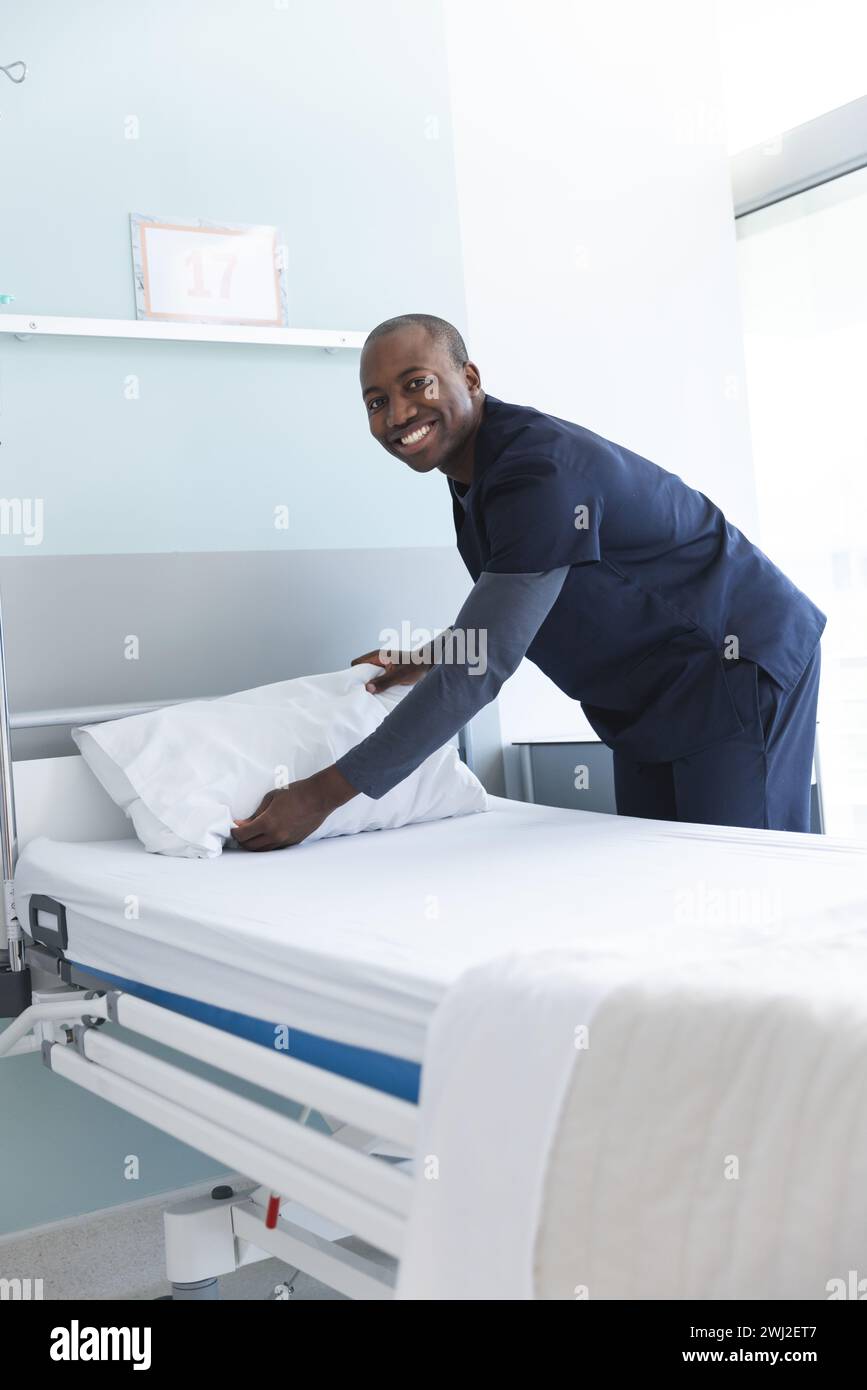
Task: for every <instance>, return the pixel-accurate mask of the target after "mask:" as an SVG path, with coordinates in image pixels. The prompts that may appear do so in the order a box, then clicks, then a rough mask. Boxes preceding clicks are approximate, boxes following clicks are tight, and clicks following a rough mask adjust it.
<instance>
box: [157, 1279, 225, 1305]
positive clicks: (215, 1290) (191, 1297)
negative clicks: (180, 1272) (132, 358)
mask: <svg viewBox="0 0 867 1390" xmlns="http://www.w3.org/2000/svg"><path fill="white" fill-rule="evenodd" d="M219 1297H220V1284H219V1280H217V1279H197V1280H196V1282H195V1283H194V1284H172V1291H171V1293H163V1294H160V1296H159V1298H155V1299H154V1302H155V1303H190V1302H192V1301H196V1302H199V1301H201V1300H203V1299H218V1298H219Z"/></svg>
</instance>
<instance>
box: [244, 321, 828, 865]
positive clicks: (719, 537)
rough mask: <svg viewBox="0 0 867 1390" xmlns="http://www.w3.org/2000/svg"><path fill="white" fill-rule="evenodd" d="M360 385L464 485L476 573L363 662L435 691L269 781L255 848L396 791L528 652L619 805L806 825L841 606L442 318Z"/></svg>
mask: <svg viewBox="0 0 867 1390" xmlns="http://www.w3.org/2000/svg"><path fill="white" fill-rule="evenodd" d="M361 389H362V395H363V399H364V403H365V407H366V410H367V416H368V421H369V425H370V430H371V433H372V434H373V435H374V437H375V438H376V439H377V440H378V441H379V443H380V444H381V445H382V446H383V448H384V449H386V450H387V451H388V452H389V453H390V454H392V455H393V456H394V458H395V459H398V460H399V461H400V462H402V463H403V464H405V465H406V466H407V467H409V468H411V469H412V470H413V471H414V472H416V473H431V472H433V471H438V472H440V473H442V474H444V475H445V477H446V479H447V480H448V487H449V489H450V492H451V497H452V507H453V512H454V520H455V529H456V533H457V544H458V549H459V551H460V554H461V556H462V558H463V560H464V563H465V565H466V567H467V569H468V570H469V572H470V575H471V576H472V578H473V580H474V585H473V589H472V591H471V593H470V595H469V597H468V598H467V600H466V602H465V604H464V606H463V608H462V609H461V611H460V613H459V614H458V616H457V618H456V620H455V623H454V624H453V627H452V628H451V629H448V630H447V631H446V633H445V634H442V635H441V637H440V638H438V639H436V640H435V641H434V642H433V643H431V644H429V646H428V647H426V648H424V649H419V650H418V651H417V652H414V653H405V654H401V655H399V656H398V657H397V658H396V659H395V660H385V659H381V658H380V656H379V654H378V653H377V652H368V653H366V654H365V656H363V657H357V658H356V661H372V662H374V663H376V664H378V665H381V666H382V667H383V668H384V674H383V675H382V676H381V677H379V678H378V679H377V680H376V681H374V682H371V683H370V685H369V686H368V688H369V689H372V688H384V687H386V686H388V685H392V684H395V683H401V684H414V685H415V687H416V688H415V689H414V690H412V691H410V693H409V694H408V695H407V696H406V697H405V698H404V699H403V700H402V701H401V703H400V705H398V706H397V707H396V708H395V709H394V710H393V711H392V712H391V713H390V714H389V715H388V717H387V718H386V719H385V720H384V721H383V723H382V724H381V725H380V727H379V728H378V729H377V730H376V731H375V733H373V734H371V735H370V736H369V737H368V738H366V739H365V740H364V741H363V742H362V743H360V744H358V746H357V747H355V748H353V749H350V751H349V752H348V753H346V754H344V756H343V757H341V758H339V759H338V760H337V762H336V763H335V764H333V765H332V766H331V767H329V768H326V769H324V770H323V771H322V772H318V773H316V774H315V775H314V776H313V777H308V778H304V779H303V780H302V781H299V782H295V783H293V784H292V786H290V787H287V788H285V789H283V790H280V791H273V792H270V793H269V794H268V796H267V797H266V798H265V800H264V801H263V802H262V805H261V806H260V807H259V809H258V810H257V812H256V814H255V816H252V817H250V819H249V820H245V821H241V822H239V824H238V827H237V829H236V830H233V832H232V833H233V835H234V836H235V838H236V839H237V840H238V842H239V843H240V844H242V845H243V846H244V847H245V848H246V849H253V850H268V849H278V848H281V847H283V846H286V845H292V844H297V843H298V842H299V841H300V840H303V839H304V838H305V836H307V835H309V834H311V832H312V831H313V830H315V829H316V828H317V826H319V825H320V824H321V823H322V821H323V820H324V819H325V818H326V816H328V815H330V813H331V811H333V810H334V809H335V808H336V807H337V806H341V805H343V804H344V802H346V801H349V800H350V799H351V798H352V797H353V796H356V795H358V793H359V792H362V793H364V794H365V795H367V796H371V797H375V798H377V797H380V796H383V795H384V794H385V793H386V792H387V791H389V790H390V789H391V788H392V787H393V786H395V785H396V784H397V783H398V782H400V781H402V780H403V778H404V777H406V776H408V775H409V773H410V772H412V771H414V769H415V768H416V767H418V766H419V764H420V763H421V762H423V761H424V759H425V758H426V757H428V756H429V755H430V754H431V753H432V752H433V751H434V750H435V749H436V748H439V747H441V746H442V744H444V743H445V742H446V741H447V740H448V739H450V738H451V737H452V736H453V735H454V734H455V733H456V732H457V731H458V730H459V729H461V728H462V727H463V726H464V725H465V724H466V723H467V722H468V720H470V719H471V718H472V717H473V715H475V714H477V713H478V711H479V710H480V709H481V708H483V706H484V705H486V704H487V703H488V702H489V701H491V700H493V699H494V698H495V696H496V695H497V692H498V691H499V689H500V687H501V685H502V684H503V681H505V680H506V679H507V678H508V677H509V676H510V675H512V673H513V672H514V671H515V670H516V669H517V667H518V665H519V664H520V662H521V660H522V659H523V657H524V656H525V655H526V656H528V657H529V658H530V659H531V660H532V661H534V662H535V663H536V665H537V666H539V667H540V668H541V670H542V671H544V672H545V673H546V675H548V676H549V677H550V678H551V680H553V681H554V683H555V684H556V685H557V686H559V688H560V689H561V690H563V691H565V692H566V694H568V695H571V696H572V697H573V698H574V699H576V700H580V702H581V705H582V708H583V710H584V713H585V715H586V716H587V718H588V720H589V721H590V723H591V725H592V726H593V728H594V729H595V730H596V732H597V733H598V735H599V737H600V738H601V739H602V740H603V742H605V743H606V744H608V746H609V747H610V748H611V749H613V754H614V783H615V794H616V798H617V809H618V812H619V813H620V814H621V815H630V816H647V817H652V818H655V819H659V820H679V821H694V822H699V823H702V824H709V825H742V826H756V827H761V828H766V829H783V830H802V831H807V830H809V828H810V780H811V770H812V760H813V745H814V739H815V728H816V702H817V695H818V686H819V665H820V651H819V639H820V637H821V634H822V630H823V628H824V626H825V617H824V615H823V614H822V613H821V612H820V611H819V610H818V608H816V607H815V605H814V604H813V603H811V602H810V600H809V599H808V598H807V597H806V595H804V594H803V593H801V591H800V590H799V589H797V588H795V586H794V584H792V583H791V582H790V580H788V579H787V578H786V576H785V575H784V574H782V573H781V571H780V570H778V569H777V568H776V566H775V565H773V564H772V563H771V561H770V560H769V559H768V558H767V556H766V555H764V554H762V552H761V551H760V550H758V549H757V548H756V547H755V546H754V545H752V544H751V543H750V542H749V541H748V540H747V538H746V537H745V536H744V535H743V534H742V533H741V532H740V531H738V530H737V529H736V528H735V527H734V526H732V525H731V524H730V523H729V522H727V521H726V518H725V517H724V516H723V514H722V512H721V511H720V510H719V508H718V507H716V506H715V505H714V504H713V502H711V501H710V500H709V499H708V498H707V497H705V496H704V495H703V494H702V493H700V492H698V491H696V490H695V489H694V488H691V487H689V486H688V485H687V484H686V483H685V482H683V481H682V480H681V479H680V478H679V477H677V476H676V475H675V474H673V473H669V472H666V471H665V470H664V469H662V468H659V467H657V465H656V464H654V463H651V462H650V461H649V460H648V459H645V458H642V457H641V456H640V455H639V454H635V453H633V452H632V451H630V450H629V449H625V448H623V447H622V446H621V445H618V444H614V443H612V442H611V441H610V440H608V439H604V438H602V437H601V436H600V435H598V434H594V433H593V432H592V431H591V430H588V429H585V428H584V427H583V426H581V425H577V424H572V423H570V422H569V421H567V420H561V419H559V418H557V417H556V416H552V415H545V414H543V413H542V412H541V411H538V410H534V409H532V408H531V407H528V406H519V405H508V404H506V402H504V401H501V400H497V399H496V398H495V397H493V396H490V395H487V394H486V393H485V391H483V389H482V384H481V376H480V373H479V369H478V367H477V366H476V365H475V363H473V362H471V361H469V359H468V355H467V351H466V347H465V346H464V342H463V339H462V338H461V336H460V334H459V333H458V331H457V329H456V328H454V327H453V326H452V325H451V324H449V323H446V322H445V321H444V320H443V319H438V318H434V317H433V316H432V315H428V314H405V315H402V316H401V317H400V318H396V319H389V320H388V321H386V322H385V323H382V324H380V325H379V327H378V328H375V329H374V330H373V332H372V333H371V334H370V335H369V336H368V338H367V340H366V342H365V345H364V349H363V351H362V354H361ZM470 632H472V633H475V634H478V633H482V634H484V637H485V646H484V650H485V654H486V661H485V663H484V664H482V665H480V664H476V666H475V667H470V666H469V665H468V663H466V662H456V661H455V660H454V659H453V652H454V644H453V643H452V642H451V641H450V638H453V637H455V636H460V635H462V634H467V633H470ZM476 647H478V644H476ZM422 677H423V679H422Z"/></svg>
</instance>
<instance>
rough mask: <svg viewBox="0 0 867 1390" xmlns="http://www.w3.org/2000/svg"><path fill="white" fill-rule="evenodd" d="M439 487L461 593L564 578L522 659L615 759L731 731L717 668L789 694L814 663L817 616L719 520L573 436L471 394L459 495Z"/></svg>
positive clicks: (590, 437)
mask: <svg viewBox="0 0 867 1390" xmlns="http://www.w3.org/2000/svg"><path fill="white" fill-rule="evenodd" d="M450 486H451V488H452V503H453V508H454V522H455V529H456V532H457V542H458V549H459V551H460V553H461V556H462V558H463V560H464V563H465V565H466V567H467V569H468V570H469V572H470V574H471V575H472V577H473V580H474V581H475V580H477V579H478V577H479V575H480V574H481V573H482V571H483V570H490V571H494V572H499V573H536V572H539V571H542V570H551V569H555V568H558V567H560V566H563V565H568V566H571V568H570V571H569V574H568V576H567V578H566V581H565V583H564V585H563V588H562V590H561V592H560V595H559V597H558V599H557V601H556V602H555V604H554V606H553V608H552V609H551V611H550V612H549V614H548V616H547V618H546V619H545V621H544V622H543V623H542V626H541V627H540V628H539V630H538V632H537V634H536V636H535V638H534V640H533V641H532V643H531V644H530V647H529V648H528V650H527V656H528V657H529V658H530V660H531V661H533V662H535V664H536V665H537V666H539V667H540V668H541V670H542V671H544V672H545V674H546V675H547V676H549V677H550V679H551V680H552V681H554V683H555V684H556V685H557V686H559V687H560V689H561V690H563V691H565V692H566V694H567V695H571V696H572V697H573V698H575V699H577V700H580V702H581V705H582V707H583V709H584V713H585V714H586V716H587V718H588V720H589V722H590V724H591V725H592V727H593V728H594V730H595V731H596V733H597V734H598V735H599V737H600V738H601V739H602V740H603V741H604V742H605V743H607V744H608V745H609V746H610V747H612V748H614V749H615V750H617V751H620V752H622V753H623V754H625V755H626V756H628V757H631V758H634V759H636V760H637V761H643V762H669V761H672V760H673V759H675V758H680V757H686V756H688V755H689V754H691V753H695V752H698V751H699V750H700V749H702V748H706V747H709V746H710V745H712V744H714V743H717V742H719V741H721V740H722V739H724V738H728V737H729V736H730V735H732V734H735V733H738V732H740V731H741V729H742V727H743V726H742V724H741V721H740V719H739V718H738V714H737V710H736V708H735V704H734V701H733V699H732V696H731V694H730V692H729V686H728V682H727V680H726V666H727V664H729V665H730V661H731V658H732V655H734V656H735V657H740V658H743V659H746V660H748V661H752V662H755V663H756V665H758V666H760V667H762V668H763V669H764V670H765V671H766V672H767V673H768V675H769V676H770V677H771V679H772V680H774V681H776V682H777V684H778V685H780V686H781V687H782V689H783V690H786V691H789V690H791V689H792V688H793V687H794V686H795V685H796V684H797V682H798V680H799V678H800V676H801V674H802V673H803V671H804V668H805V666H806V665H807V662H808V661H809V659H810V657H811V656H812V654H813V652H814V651H815V649H816V646H817V644H818V641H819V638H820V636H821V634H822V630H823V628H824V626H825V621H826V620H825V616H824V614H823V613H821V612H820V611H819V609H818V608H817V607H816V606H815V604H813V603H811V601H810V600H809V599H808V598H807V596H806V595H805V594H803V593H802V592H801V591H800V589H797V588H796V587H795V585H794V584H792V583H791V581H790V580H788V579H787V578H786V576H785V575H784V574H783V573H782V572H781V571H780V570H779V569H777V567H776V565H774V564H772V563H771V561H770V560H769V559H768V557H767V556H766V555H764V554H763V553H762V552H761V551H760V550H759V549H758V548H757V547H756V546H754V545H752V544H751V543H750V541H748V540H747V538H746V536H744V535H743V534H742V533H741V532H740V531H738V530H737V529H736V527H734V526H732V525H731V524H730V523H729V522H727V521H726V519H725V517H724V516H723V514H722V512H721V511H720V509H719V507H717V506H715V505H714V503H713V502H711V501H710V500H709V499H708V498H707V497H705V496H704V494H703V493H701V492H698V491H697V490H696V489H695V488H691V487H688V486H687V485H686V483H684V482H683V481H682V479H680V478H679V477H677V476H676V475H675V474H674V473H668V472H666V471H665V469H663V468H659V467H658V466H657V465H656V464H654V463H651V462H650V460H649V459H646V458H642V457H641V456H640V455H639V454H635V453H632V452H631V451H630V450H629V449H625V448H623V447H622V446H620V445H617V444H614V443H612V442H611V441H610V440H608V439H604V438H602V436H600V435H598V434H594V433H593V432H592V431H591V430H588V429H584V428H583V427H582V426H581V425H575V424H572V423H571V422H570V421H568V420H561V419H558V418H557V417H556V416H552V415H545V414H543V413H542V412H541V411H538V410H534V409H532V408H530V407H527V406H520V405H509V404H507V403H506V402H504V401H500V400H497V399H496V397H494V396H489V395H486V397H485V400H484V404H483V418H482V423H481V424H480V426H479V429H478V432H477V435H476V447H475V463H474V471H473V481H472V484H471V486H470V487H469V489H468V490H466V491H465V492H464V491H463V489H462V490H461V498H460V500H458V495H457V492H456V489H455V487H454V485H453V484H450ZM733 638H735V639H737V645H735V644H734V643H733V642H732V639H733Z"/></svg>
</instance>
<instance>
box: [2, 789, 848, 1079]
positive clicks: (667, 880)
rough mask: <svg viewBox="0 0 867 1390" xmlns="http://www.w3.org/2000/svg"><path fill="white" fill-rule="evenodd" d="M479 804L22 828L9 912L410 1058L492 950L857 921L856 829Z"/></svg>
mask: <svg viewBox="0 0 867 1390" xmlns="http://www.w3.org/2000/svg"><path fill="white" fill-rule="evenodd" d="M490 807H491V809H490V810H489V811H488V812H486V813H483V814H480V815H477V816H468V817H462V818H460V819H458V820H445V821H439V822H435V823H432V824H425V825H412V826H406V827H404V828H402V829H399V830H389V831H384V832H370V833H366V834H363V835H356V836H348V837H345V838H340V839H335V840H322V841H317V842H315V843H312V844H309V845H300V846H296V847H295V848H293V849H291V850H286V851H280V852H276V853H270V854H243V853H241V852H238V853H230V854H224V855H222V856H221V857H220V858H218V859H215V860H186V859H171V858H164V857H161V856H157V855H151V854H147V853H146V852H145V851H144V850H143V849H142V847H141V846H140V845H139V844H138V843H137V842H136V841H132V840H117V841H103V842H92V843H86V844H81V843H79V844H67V843H60V842H57V841H52V840H48V839H45V838H37V839H35V840H32V841H31V842H30V844H28V846H27V847H26V849H25V850H24V852H23V854H22V856H21V859H20V861H19V864H18V870H17V873H16V897H17V901H18V905H19V914H20V916H21V917H22V920H25V921H26V920H27V909H28V900H29V895H30V894H31V893H34V892H35V893H47V894H49V895H50V896H52V897H54V898H56V899H58V900H59V901H61V902H63V903H65V904H66V906H67V925H68V930H69V948H68V952H67V954H68V956H69V957H70V958H71V959H73V960H76V961H79V962H81V963H82V964H83V965H86V966H89V967H90V968H91V969H92V970H98V971H105V972H108V973H111V974H114V975H121V976H124V977H126V978H129V979H134V980H136V981H139V982H141V983H143V984H146V985H151V986H154V987H156V988H160V989H165V990H171V991H173V992H175V993H178V994H184V995H188V996H191V997H193V998H195V999H198V1000H201V1001H203V1002H205V1003H208V1004H212V1005H217V1006H220V1007H223V1008H228V1009H234V1010H236V1011H237V1012H239V1013H245V1014H249V1015H252V1016H254V1017H257V1018H264V1019H268V1020H271V1021H278V1022H285V1023H288V1024H289V1025H290V1026H294V1027H297V1028H300V1029H304V1030H307V1031H309V1032H312V1033H318V1034H320V1035H323V1036H326V1037H329V1038H333V1039H335V1040H337V1041H340V1042H345V1043H349V1044H353V1045H356V1046H360V1047H369V1048H375V1049H378V1050H380V1051H383V1052H387V1053H391V1054H394V1055H396V1056H400V1057H404V1058H407V1059H411V1060H414V1061H421V1060H422V1057H423V1053H424V1044H425V1034H426V1030H427V1025H428V1022H429V1020H430V1018H431V1015H432V1013H433V1011H434V1009H435V1008H436V1006H437V1004H438V1003H439V1002H440V1000H441V999H442V998H443V997H444V995H445V992H446V990H447V989H448V988H449V986H450V985H451V984H452V983H453V982H454V981H455V980H456V979H457V978H458V977H459V976H460V975H461V974H462V973H463V972H464V971H465V970H467V969H469V968H470V967H471V966H474V965H478V964H480V963H482V962H483V961H486V960H490V959H492V958H494V957H496V956H499V955H502V954H505V953H507V952H511V951H515V950H539V949H546V948H557V947H569V948H572V949H573V950H574V949H578V950H579V951H580V952H582V953H583V952H586V953H587V957H588V959H594V958H596V957H598V956H600V955H605V956H608V957H610V956H611V955H612V953H613V954H614V955H615V956H619V955H622V956H623V957H624V958H628V957H629V955H630V953H633V952H636V950H637V949H638V948H640V950H641V952H642V953H643V952H644V951H646V950H648V949H649V950H651V951H654V952H658V953H659V954H660V956H665V955H667V956H669V957H670V958H671V959H672V961H676V960H683V959H692V958H695V956H696V955H699V956H701V957H707V958H708V960H709V964H710V962H711V961H712V958H713V956H714V954H715V953H717V952H719V951H721V950H722V951H725V952H730V951H731V950H733V949H734V950H736V951H740V950H743V951H744V952H745V953H748V952H749V951H750V950H751V949H756V948H758V947H759V946H766V945H767V944H768V943H769V942H775V941H776V942H778V943H779V947H780V949H781V950H783V951H785V949H786V945H787V943H793V944H794V943H801V944H803V943H804V941H806V940H809V939H812V938H819V939H822V940H827V939H829V938H832V939H833V938H837V937H840V938H845V937H847V936H849V935H851V934H852V933H853V932H865V931H867V841H855V840H842V839H836V838H835V839H832V838H829V837H821V836H812V835H797V834H786V833H780V832H769V831H752V830H740V829H727V828H719V827H713V826H695V825H675V824H670V823H667V822H663V821H642V820H631V819H627V818H619V817H615V816H605V815H595V814H590V813H587V812H580V811H567V810H558V809H556V808H552V807H544V806H531V805H526V804H524V803H522V802H513V801H506V800H503V799H501V798H496V797H492V798H491V799H490ZM131 907H134V908H136V910H137V912H138V917H137V918H136V917H134V916H131V915H129V914H130V911H131ZM745 967H746V968H748V961H747V960H745Z"/></svg>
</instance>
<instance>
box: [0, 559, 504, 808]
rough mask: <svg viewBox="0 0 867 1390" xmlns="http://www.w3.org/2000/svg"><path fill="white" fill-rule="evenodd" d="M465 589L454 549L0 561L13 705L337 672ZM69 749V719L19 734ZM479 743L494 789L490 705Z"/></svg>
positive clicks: (435, 618)
mask: <svg viewBox="0 0 867 1390" xmlns="http://www.w3.org/2000/svg"><path fill="white" fill-rule="evenodd" d="M467 585H468V580H467V576H466V572H465V570H464V567H463V564H462V563H461V561H460V559H459V557H458V555H457V552H456V551H455V549H454V547H446V548H433V547H420V548H415V547H413V548H408V549H397V548H393V549H385V550H367V549H359V550H312V551H288V552H286V553H285V554H282V555H281V554H275V553H274V552H272V551H248V552H242V553H238V552H235V551H229V552H226V553H219V554H205V553H200V554H170V555H77V556H47V555H46V556H43V557H41V558H38V559H35V558H34V559H11V558H9V559H5V560H0V591H2V593H3V598H4V620H5V626H6V629H7V633H6V637H7V665H8V675H9V687H10V699H11V707H12V714H13V717H14V716H15V715H16V714H18V713H20V712H23V711H32V710H47V709H60V708H70V707H78V706H81V705H105V704H129V703H133V702H136V701H139V702H142V703H146V702H148V701H150V700H162V699H175V698H184V697H189V698H193V697H195V696H208V695H224V694H228V693H230V692H232V691H236V690H244V689H248V688H251V687H254V686H258V685H267V684H269V683H270V682H272V681H281V680H288V679H289V678H290V677H292V676H301V675H309V674H312V673H315V672H318V671H331V670H339V669H340V668H341V667H343V666H346V665H348V664H349V662H350V661H351V660H352V659H353V658H354V657H356V656H360V655H361V654H362V653H364V652H366V651H370V650H371V649H372V648H374V647H376V646H377V645H378V644H379V642H380V640H381V634H384V632H385V631H386V629H388V628H396V629H397V630H398V631H400V628H401V624H402V623H404V622H408V623H410V624H411V625H412V626H413V627H416V628H425V629H428V630H429V631H431V632H434V631H437V630H439V629H440V628H443V627H446V626H448V624H449V623H450V622H451V621H452V620H453V618H454V615H455V613H456V612H457V611H458V609H459V607H460V605H461V602H462V601H463V598H464V597H465V595H466V590H467ZM130 639H135V642H133V641H131V640H130ZM73 751H74V749H73V747H72V744H71V743H70V740H69V736H68V730H67V729H66V728H44V729H33V730H30V731H27V730H24V729H19V730H16V731H14V733H13V753H14V756H15V757H16V758H19V759H20V758H35V757H49V756H54V755H56V754H64V753H70V752H73ZM473 752H474V757H475V765H476V768H477V771H478V772H479V775H480V776H481V777H482V779H483V780H484V781H485V783H486V785H487V786H488V788H489V790H490V791H492V792H494V793H501V792H502V788H503V783H502V760H501V757H500V739H499V723H498V719H497V712H496V709H492V708H489V709H488V710H485V711H483V712H482V715H480V716H479V717H478V719H477V720H475V721H474V724H473Z"/></svg>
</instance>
